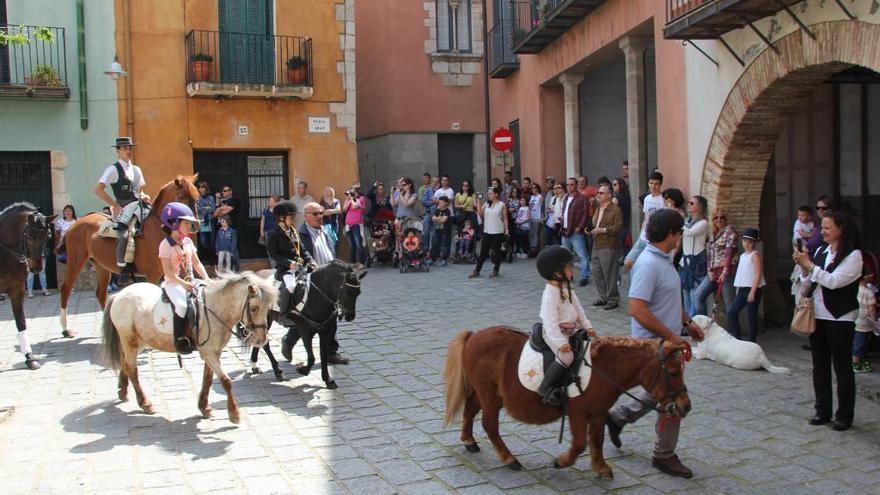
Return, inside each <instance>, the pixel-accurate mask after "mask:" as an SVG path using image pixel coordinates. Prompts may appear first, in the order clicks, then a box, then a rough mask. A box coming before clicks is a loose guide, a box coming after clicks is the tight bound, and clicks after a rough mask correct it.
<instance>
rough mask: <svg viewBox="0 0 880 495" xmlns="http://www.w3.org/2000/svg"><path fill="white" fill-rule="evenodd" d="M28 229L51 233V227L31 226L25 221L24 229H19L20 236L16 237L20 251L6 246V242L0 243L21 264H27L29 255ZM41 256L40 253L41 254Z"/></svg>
mask: <svg viewBox="0 0 880 495" xmlns="http://www.w3.org/2000/svg"><path fill="white" fill-rule="evenodd" d="M28 230H46V231H48V232H49V234H50V235H51V234H52V229H51V228H49V227H46V228H42V227H32V226H31V225H30V224H29V223H26V224H25V226H24V229H23V230H22V231H21V236H20V237H19V239H18V240H19V242H18V248H19V249H20V252H19V251H16V250H15V249H12V248H11V247H9V246H7V245H6V244H2V243H0V247H2V248H3V249H5V250H7V251H9V252H10V253H12V255H13V256H15V258H16V260H17V261H18V262H19V263H21V264H27V262H28V258H29V257H30V256H29V254H28V252H27V251H28V249H27V239H28V237H30V235H29V234H28ZM43 249H45V246H44V247H43ZM41 256H42V254H41Z"/></svg>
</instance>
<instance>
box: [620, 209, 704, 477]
mask: <svg viewBox="0 0 880 495" xmlns="http://www.w3.org/2000/svg"><path fill="white" fill-rule="evenodd" d="M683 226H684V220H683V219H682V218H681V215H680V214H679V213H678V212H677V211H675V210H670V209H663V210H660V211H658V212H656V213H654V214H653V215H652V216H651V218H650V220H649V221H648V225H647V228H646V229H645V234H646V236H647V238H648V242H650V244H649V245H648V246H647V247H646V248H645V251H644V252H643V254H642V255H641V256H639V258H638V260H637V261H636V263H635V266H634V267H633V270H632V282H631V284H630V289H629V314H630V316H632V321H631V327H630V328H631V334H632V337H634V338H637V339H664V340H668V341H670V342H673V343H676V344H678V343H681V342H682V340H681V337H679V332H678V328H684V329H686V330H687V332H688V334H689V335H690V336H691V337H692V338H693V339H694V340H696V341H697V342H699V341H701V340H703V332H702V331H701V330H700V328H699V327H698V326H697V325H696V324H695V323H694V322H693V321H691V319H690V318H689V317H688V314H687V313H686V312H685V311H684V308H683V307H682V303H681V282H680V279H679V276H678V272H676V271H675V267H674V266H673V264H672V259H673V258H672V251H673V249H675V247H676V246H677V245H678V243H679V241H680V240H681V234H682V227H683ZM673 329H675V330H673ZM634 395H635V396H636V397H638V398H639V400H640V401H641V402H639V401H636V400H632V401H630V402H628V403H626V404H618V405H617V406H615V407H614V408H613V409H612V410H611V411H609V413H608V423H607V424H608V437H609V438H610V439H611V443H613V444H614V446H615V447H617V448H620V445H621V443H620V431H621V430H622V429H623V427H624V425H626V424H628V423H634V422H636V421H637V420H638V419H639V418H641V417H642V416H644V415H646V414H648V413H649V412H651V411H653V410H654V409H653V408H654V406H655V405H656V403H657V401H656V400H655V399H654V397H653V396H652V395H651V393H650V392H648V391H647V390H644V389H642V390H640V391H638V392H636V393H635V394H634ZM660 419H661V415H660V414H659V413H658V415H657V429H656V430H657V442H656V443H655V444H654V459H653V465H654V467H656V468H657V469H659V470H660V471H662V472H664V473H667V474H670V475H672V476H678V477H682V478H690V477H692V476H693V475H694V473H693V471H691V470H690V469H688V468H687V467H686V466H685V465H683V464H682V463H681V461H680V460H679V459H678V456H677V455H675V446H676V444H677V443H678V432H679V423H678V422H677V421H668V422H666V424H665V425H664V427H663V428H661V427H660V424H661V423H660Z"/></svg>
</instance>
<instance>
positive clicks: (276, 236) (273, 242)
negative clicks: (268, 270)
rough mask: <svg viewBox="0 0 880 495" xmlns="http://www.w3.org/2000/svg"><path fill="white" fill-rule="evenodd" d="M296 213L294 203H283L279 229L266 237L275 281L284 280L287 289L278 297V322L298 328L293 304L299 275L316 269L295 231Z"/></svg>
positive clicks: (277, 212)
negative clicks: (304, 271) (293, 295)
mask: <svg viewBox="0 0 880 495" xmlns="http://www.w3.org/2000/svg"><path fill="white" fill-rule="evenodd" d="M296 212H297V208H296V205H295V204H294V203H293V201H279V202H278V203H277V204H276V205H275V208H273V209H272V213H273V214H274V215H275V218H276V220H277V221H278V228H276V229H275V230H274V231H272V232H269V233H268V234H266V252H267V253H268V255H269V258H271V259H272V261H273V263H274V264H275V279H276V280H283V281H284V286H285V289H286V290H282V291H281V293H280V294H279V296H278V309H279V314H278V322H279V323H281V324H282V325H284V326H286V327H291V326H293V325H294V321H293V320H292V319H291V318H290V304H291V295H292V293H293V290H294V288H296V279H297V278H298V276H297V274H298V273H299V272H301V269H303V268H305V269H307V270H309V271H311V270H314V268H315V263H314V262H313V261H312V257H311V256H310V255H309V252H308V251H306V250H305V249H303V248H302V246H301V244H300V240H299V234H298V233H297V231H296V227H294V222H295V218H296Z"/></svg>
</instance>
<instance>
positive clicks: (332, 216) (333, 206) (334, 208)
mask: <svg viewBox="0 0 880 495" xmlns="http://www.w3.org/2000/svg"><path fill="white" fill-rule="evenodd" d="M318 204H320V205H321V208H323V214H324V230H325V231H326V232H327V235H328V236H329V237H330V241H331V242H332V243H333V252H337V251H339V226H340V221H341V219H342V203H341V202H340V201H339V199H337V198H336V189H333V187H331V186H327V187H325V188H324V195H323V196H321V201H319V202H318Z"/></svg>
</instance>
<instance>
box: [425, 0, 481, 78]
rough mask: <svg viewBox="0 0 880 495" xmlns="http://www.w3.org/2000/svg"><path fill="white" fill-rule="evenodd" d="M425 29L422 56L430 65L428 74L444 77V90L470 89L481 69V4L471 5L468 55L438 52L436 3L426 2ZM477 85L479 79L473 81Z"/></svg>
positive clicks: (478, 2)
mask: <svg viewBox="0 0 880 495" xmlns="http://www.w3.org/2000/svg"><path fill="white" fill-rule="evenodd" d="M423 5H424V7H425V27H427V28H428V38H427V39H426V40H425V53H426V54H428V59H429V61H430V64H431V71H432V72H434V74H438V75H440V76H442V77H443V85H444V86H470V85H471V84H473V83H474V82H475V81H474V76H476V75H478V74H479V73H480V72H481V71H482V68H483V62H482V60H483V3H482V2H480V1H477V0H472V3H471V16H470V17H471V47H472V50H471V52H470V53H464V52H455V53H450V52H438V51H437V3H436V1H435V0H425V1H424V2H423ZM476 82H477V83H479V79H477V81H476Z"/></svg>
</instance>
